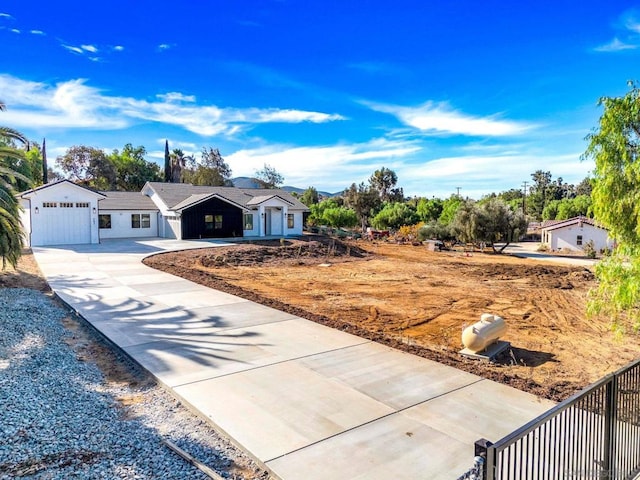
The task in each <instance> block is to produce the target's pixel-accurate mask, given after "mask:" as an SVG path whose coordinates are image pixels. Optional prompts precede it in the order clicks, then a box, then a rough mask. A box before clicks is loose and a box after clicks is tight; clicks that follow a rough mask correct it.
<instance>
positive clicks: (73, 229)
mask: <svg viewBox="0 0 640 480" xmlns="http://www.w3.org/2000/svg"><path fill="white" fill-rule="evenodd" d="M38 217H39V218H38V223H37V225H38V228H39V229H40V231H39V232H38V233H39V235H37V237H38V238H37V239H33V240H34V244H36V245H73V244H80V243H91V209H90V208H89V203H85V202H50V203H44V204H43V205H42V208H41V209H40V212H39V214H38Z"/></svg>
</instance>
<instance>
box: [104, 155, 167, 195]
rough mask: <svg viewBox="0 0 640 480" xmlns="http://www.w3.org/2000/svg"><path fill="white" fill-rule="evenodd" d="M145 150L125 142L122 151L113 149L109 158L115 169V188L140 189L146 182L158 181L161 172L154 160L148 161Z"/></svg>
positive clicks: (124, 189) (128, 190) (161, 176)
mask: <svg viewBox="0 0 640 480" xmlns="http://www.w3.org/2000/svg"><path fill="white" fill-rule="evenodd" d="M146 153H147V151H146V150H145V148H144V147H143V146H142V145H141V146H139V147H133V145H131V144H130V143H127V144H126V145H125V146H124V147H123V148H122V151H121V152H119V151H118V150H117V149H116V150H114V151H113V152H112V153H111V155H110V156H109V160H110V161H111V163H112V164H113V166H114V167H115V169H116V189H117V190H122V191H125V192H131V191H137V190H140V189H141V188H142V187H143V186H144V184H145V183H146V182H160V181H162V178H163V174H162V171H161V170H160V167H159V166H158V165H157V164H156V163H155V162H148V161H147V160H145V158H144V156H145V155H146Z"/></svg>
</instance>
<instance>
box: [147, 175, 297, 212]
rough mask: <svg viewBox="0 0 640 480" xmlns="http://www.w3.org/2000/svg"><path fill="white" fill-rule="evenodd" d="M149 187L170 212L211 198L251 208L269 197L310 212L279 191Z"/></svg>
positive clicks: (185, 185)
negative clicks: (258, 200) (258, 201)
mask: <svg viewBox="0 0 640 480" xmlns="http://www.w3.org/2000/svg"><path fill="white" fill-rule="evenodd" d="M147 187H148V188H150V189H151V190H153V191H154V192H155V193H156V194H157V195H158V196H159V197H160V199H161V200H162V201H163V202H164V204H165V205H166V206H167V207H168V208H169V210H184V209H185V208H188V207H190V206H193V205H194V204H196V203H199V202H201V201H203V200H205V199H206V198H208V197H209V196H216V197H217V198H220V199H222V200H225V201H227V202H229V203H231V204H235V205H237V206H239V207H241V208H250V207H251V206H252V205H256V203H255V201H256V199H258V198H260V199H261V201H265V200H266V198H267V197H268V198H272V197H278V198H280V200H281V201H283V202H285V203H288V204H289V205H291V207H290V208H292V209H293V210H304V211H306V210H308V208H307V206H306V205H305V204H303V203H302V202H300V201H299V200H297V199H296V198H295V197H293V196H292V195H291V194H290V193H289V192H286V191H284V190H279V189H277V190H276V189H274V190H271V189H264V188H236V187H209V186H202V185H191V184H190V183H162V182H148V183H147V184H146V185H145V189H146V188H147ZM143 190H144V189H143Z"/></svg>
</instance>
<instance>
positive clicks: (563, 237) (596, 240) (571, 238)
mask: <svg viewBox="0 0 640 480" xmlns="http://www.w3.org/2000/svg"><path fill="white" fill-rule="evenodd" d="M578 235H582V245H577V244H576V242H577V238H578ZM545 236H546V238H547V241H546V243H548V245H549V247H550V248H551V250H562V249H563V248H564V249H568V250H573V251H577V252H581V251H583V250H584V247H585V245H586V244H587V243H588V242H589V241H590V240H592V241H593V245H594V248H595V250H596V252H599V251H600V250H603V249H605V248H611V247H612V246H613V241H612V240H611V239H610V238H609V234H608V232H607V231H606V230H605V229H603V228H599V227H594V226H593V225H589V224H587V223H583V224H582V226H580V225H578V224H575V225H569V226H567V227H563V228H557V229H554V230H548V231H547V232H546V235H545Z"/></svg>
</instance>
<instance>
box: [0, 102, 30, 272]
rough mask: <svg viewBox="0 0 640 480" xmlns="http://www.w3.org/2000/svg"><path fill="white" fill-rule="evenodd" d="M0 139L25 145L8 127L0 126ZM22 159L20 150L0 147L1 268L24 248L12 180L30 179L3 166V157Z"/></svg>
mask: <svg viewBox="0 0 640 480" xmlns="http://www.w3.org/2000/svg"><path fill="white" fill-rule="evenodd" d="M5 109H6V105H5V104H4V103H3V102H1V101H0V110H5ZM0 139H4V140H8V141H9V142H11V141H18V142H20V143H22V144H23V145H25V146H27V148H28V147H29V142H28V140H27V138H26V137H25V136H24V135H23V134H22V133H20V132H18V131H17V130H14V129H12V128H8V127H0ZM9 156H12V157H16V156H17V157H20V158H24V151H22V150H18V149H16V148H12V147H10V146H0V257H2V269H3V270H4V269H5V268H6V266H7V262H9V264H11V266H13V267H14V268H15V267H16V265H17V263H18V259H19V258H20V255H21V254H22V249H23V248H24V237H23V235H22V225H21V224H20V209H21V207H20V203H19V202H18V199H17V197H16V193H15V187H14V185H15V184H16V179H18V178H19V179H21V180H24V181H25V182H28V183H30V180H29V179H28V178H27V177H25V176H24V175H21V174H19V173H17V172H14V171H13V170H12V169H10V168H8V167H7V166H6V165H5V162H6V158H7V157H9Z"/></svg>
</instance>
